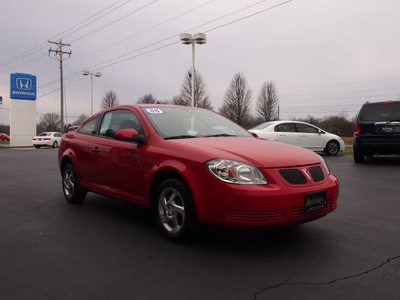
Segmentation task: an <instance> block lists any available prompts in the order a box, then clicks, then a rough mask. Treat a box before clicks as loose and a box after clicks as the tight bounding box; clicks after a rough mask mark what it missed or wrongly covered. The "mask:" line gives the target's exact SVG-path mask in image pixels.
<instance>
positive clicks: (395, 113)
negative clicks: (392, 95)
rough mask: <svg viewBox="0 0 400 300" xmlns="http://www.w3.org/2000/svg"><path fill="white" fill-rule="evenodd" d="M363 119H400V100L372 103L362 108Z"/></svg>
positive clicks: (377, 120) (361, 117)
mask: <svg viewBox="0 0 400 300" xmlns="http://www.w3.org/2000/svg"><path fill="white" fill-rule="evenodd" d="M360 120H361V121H370V122H379V121H400V102H388V103H372V104H368V105H365V106H364V108H363V109H362V112H361V116H360Z"/></svg>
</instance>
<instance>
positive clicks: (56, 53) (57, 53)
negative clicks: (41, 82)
mask: <svg viewBox="0 0 400 300" xmlns="http://www.w3.org/2000/svg"><path fill="white" fill-rule="evenodd" d="M49 43H50V44H55V45H57V47H58V48H57V49H56V50H53V49H51V48H50V49H49V56H50V54H51V53H54V57H55V59H57V60H58V61H59V62H60V83H61V88H60V90H61V132H64V80H63V54H68V58H70V57H71V53H72V51H68V52H67V51H63V46H67V47H71V44H63V43H62V41H61V39H60V41H59V42H52V41H49ZM50 58H51V56H50Z"/></svg>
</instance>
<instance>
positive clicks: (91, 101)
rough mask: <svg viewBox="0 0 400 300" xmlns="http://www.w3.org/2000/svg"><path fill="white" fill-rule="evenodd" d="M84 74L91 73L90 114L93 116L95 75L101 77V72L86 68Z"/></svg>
mask: <svg viewBox="0 0 400 300" xmlns="http://www.w3.org/2000/svg"><path fill="white" fill-rule="evenodd" d="M82 75H84V76H87V75H90V115H91V116H93V75H94V76H95V77H100V76H101V72H89V71H86V70H83V71H82Z"/></svg>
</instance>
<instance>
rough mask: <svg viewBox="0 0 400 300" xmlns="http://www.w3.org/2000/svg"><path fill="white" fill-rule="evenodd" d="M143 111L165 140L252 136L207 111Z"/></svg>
mask: <svg viewBox="0 0 400 300" xmlns="http://www.w3.org/2000/svg"><path fill="white" fill-rule="evenodd" d="M142 109H143V112H144V113H145V114H146V116H147V118H148V119H149V121H150V122H151V124H152V125H153V127H154V129H155V130H156V131H157V133H158V134H159V135H160V136H161V137H162V138H164V139H184V138H198V137H216V136H251V134H250V133H249V132H248V131H247V130H245V129H243V128H242V127H240V126H239V125H237V124H236V123H234V122H232V121H230V120H228V119H227V118H225V117H223V116H221V115H219V114H217V113H215V112H212V111H209V110H205V109H194V108H190V107H181V106H176V107H157V108H156V107H152V108H147V107H145V108H142Z"/></svg>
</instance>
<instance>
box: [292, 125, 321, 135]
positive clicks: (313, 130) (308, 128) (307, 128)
mask: <svg viewBox="0 0 400 300" xmlns="http://www.w3.org/2000/svg"><path fill="white" fill-rule="evenodd" d="M296 127H297V130H298V131H299V132H303V133H319V129H317V128H315V127H312V126H308V125H306V124H296Z"/></svg>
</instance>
